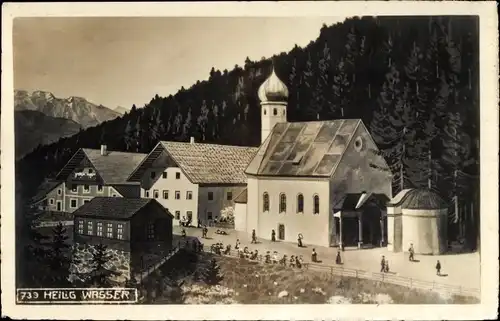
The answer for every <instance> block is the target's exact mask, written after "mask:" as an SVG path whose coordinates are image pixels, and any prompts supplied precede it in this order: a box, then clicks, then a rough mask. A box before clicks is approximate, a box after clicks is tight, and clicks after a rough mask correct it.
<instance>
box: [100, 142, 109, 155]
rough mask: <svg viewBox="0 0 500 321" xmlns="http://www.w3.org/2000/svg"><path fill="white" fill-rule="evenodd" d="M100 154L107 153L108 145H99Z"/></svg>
mask: <svg viewBox="0 0 500 321" xmlns="http://www.w3.org/2000/svg"><path fill="white" fill-rule="evenodd" d="M101 155H102V156H106V155H108V147H107V146H106V145H101Z"/></svg>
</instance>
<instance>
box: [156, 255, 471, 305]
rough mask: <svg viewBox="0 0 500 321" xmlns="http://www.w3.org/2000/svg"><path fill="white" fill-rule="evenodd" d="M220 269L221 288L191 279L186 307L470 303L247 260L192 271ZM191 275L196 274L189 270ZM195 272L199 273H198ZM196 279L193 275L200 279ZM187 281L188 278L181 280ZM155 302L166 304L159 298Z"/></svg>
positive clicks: (203, 260)
mask: <svg viewBox="0 0 500 321" xmlns="http://www.w3.org/2000/svg"><path fill="white" fill-rule="evenodd" d="M214 257H215V259H216V260H217V263H218V265H219V266H220V272H221V274H222V276H223V280H222V281H221V283H220V285H217V286H208V285H206V284H204V283H203V282H202V281H199V280H195V279H193V278H192V277H190V276H187V277H186V278H185V281H186V282H185V283H184V285H183V286H182V289H183V292H184V297H185V301H184V302H185V303H190V304H231V303H242V304H346V303H347V304H349V303H350V304H361V303H367V304H389V303H395V304H467V303H478V300H477V299H475V298H471V297H462V296H457V295H446V294H439V293H435V292H430V291H422V290H416V289H409V288H407V287H403V286H399V285H394V284H388V283H382V282H376V281H370V280H365V279H356V278H352V277H340V276H337V275H330V274H329V273H324V272H317V271H310V270H300V269H292V268H289V267H282V266H278V265H262V264H259V263H256V262H250V261H247V260H242V259H237V258H232V257H221V256H212V255H210V254H203V255H200V256H199V259H198V262H197V264H196V265H197V268H195V269H196V270H202V269H203V268H205V267H206V266H207V262H208V261H209V260H210V259H211V258H214ZM193 271H195V270H193ZM198 272H199V271H198ZM199 274H200V273H194V274H193V275H199ZM185 275H186V274H185ZM155 301H156V302H151V303H163V304H165V303H166V302H165V300H164V299H162V298H158V300H155Z"/></svg>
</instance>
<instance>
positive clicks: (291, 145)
mask: <svg viewBox="0 0 500 321" xmlns="http://www.w3.org/2000/svg"><path fill="white" fill-rule="evenodd" d="M258 97H259V100H260V103H261V125H262V127H261V145H260V147H259V148H258V150H257V152H256V153H255V155H254V157H253V158H252V159H251V161H250V162H249V164H248V166H247V167H246V169H245V175H246V177H247V188H246V189H245V190H243V191H242V192H241V193H240V195H238V196H237V198H236V199H235V203H236V204H237V206H236V207H235V209H236V211H235V228H236V229H237V230H240V231H244V232H247V233H252V231H253V230H255V232H256V235H257V237H259V238H263V239H271V234H272V233H273V231H274V234H275V236H276V239H277V240H278V241H285V242H297V238H298V237H299V235H300V237H302V238H303V242H304V244H308V245H318V246H357V247H359V248H361V247H364V246H366V245H370V244H373V245H376V246H379V245H380V244H384V242H385V239H386V236H385V235H387V232H386V231H387V223H386V208H385V203H386V202H387V201H388V200H390V199H391V198H392V195H391V193H392V192H391V181H392V175H391V173H390V171H389V170H388V166H387V163H386V162H385V160H384V158H383V157H382V156H380V153H379V150H378V148H377V146H376V144H375V142H374V141H373V139H372V137H371V135H370V133H369V132H368V130H367V128H366V127H365V125H364V124H363V122H362V121H361V120H360V119H338V120H331V121H310V122H287V100H288V89H287V87H286V85H285V84H284V83H283V82H282V81H281V80H280V79H279V77H278V76H277V75H276V73H275V71H274V69H273V71H272V73H271V75H270V77H269V78H268V79H267V80H266V81H265V82H264V83H263V84H262V85H261V86H260V88H259V90H258Z"/></svg>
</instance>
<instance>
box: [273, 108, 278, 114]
mask: <svg viewBox="0 0 500 321" xmlns="http://www.w3.org/2000/svg"><path fill="white" fill-rule="evenodd" d="M273 115H274V116H276V115H278V109H276V108H274V109H273Z"/></svg>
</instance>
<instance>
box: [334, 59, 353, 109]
mask: <svg viewBox="0 0 500 321" xmlns="http://www.w3.org/2000/svg"><path fill="white" fill-rule="evenodd" d="M350 88H351V83H350V82H349V77H348V75H347V72H346V62H345V60H344V59H343V58H341V59H340V61H339V63H338V64H337V68H336V69H335V73H334V76H333V86H332V89H333V94H334V106H333V108H334V110H332V111H331V112H332V113H335V112H336V111H337V110H339V111H340V115H338V116H337V117H339V116H340V117H342V118H344V117H348V116H346V113H347V112H348V106H349V97H348V92H349V89H350Z"/></svg>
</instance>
